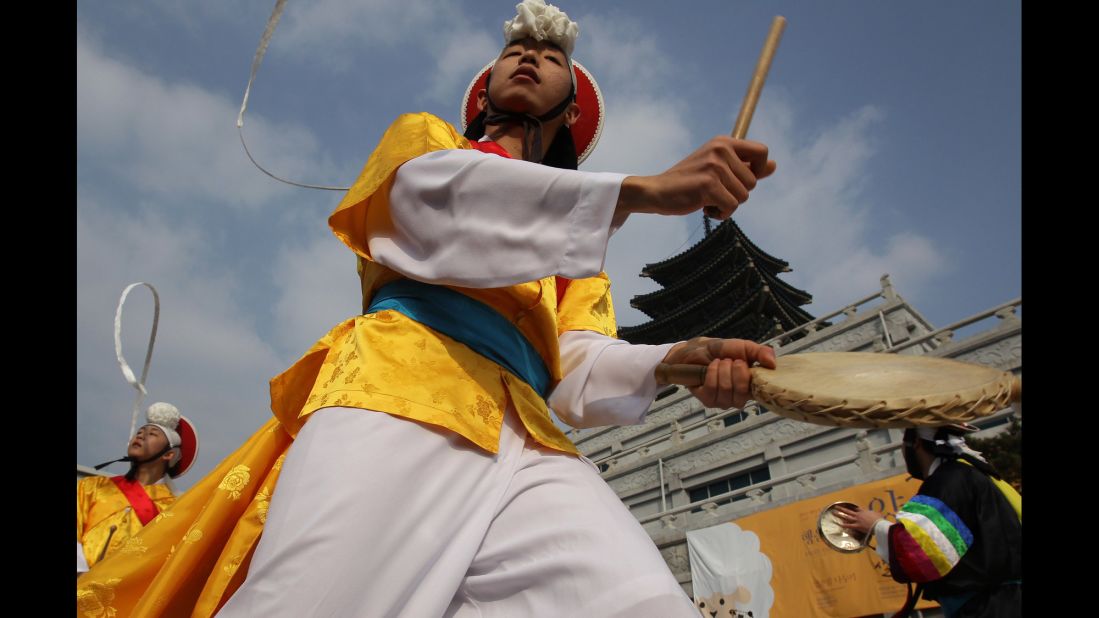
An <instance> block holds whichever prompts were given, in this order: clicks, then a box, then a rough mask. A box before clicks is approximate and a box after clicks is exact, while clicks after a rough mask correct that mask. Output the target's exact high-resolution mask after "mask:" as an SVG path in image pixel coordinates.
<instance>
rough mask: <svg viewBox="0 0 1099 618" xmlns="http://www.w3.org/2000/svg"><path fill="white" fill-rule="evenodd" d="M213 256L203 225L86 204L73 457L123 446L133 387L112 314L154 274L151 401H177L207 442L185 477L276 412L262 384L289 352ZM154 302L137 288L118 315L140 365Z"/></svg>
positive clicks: (127, 350)
mask: <svg viewBox="0 0 1099 618" xmlns="http://www.w3.org/2000/svg"><path fill="white" fill-rule="evenodd" d="M213 255H214V254H213V250H212V246H211V243H210V242H209V240H208V239H207V238H205V236H204V231H203V230H202V228H199V227H197V226H192V225H186V224H180V223H171V224H169V223H168V222H167V221H165V220H164V219H163V218H162V217H160V216H158V215H155V214H152V215H140V216H137V217H128V216H126V215H124V214H122V213H120V212H117V211H111V210H108V209H107V208H104V207H103V206H101V205H98V204H95V203H92V202H91V201H90V200H88V199H86V198H85V199H81V200H80V201H79V203H78V207H77V264H78V267H77V303H78V305H77V306H78V313H77V346H78V353H77V365H78V381H77V393H78V395H77V401H78V405H77V426H78V432H79V435H80V436H81V440H80V442H79V443H78V445H77V461H79V462H81V463H84V464H90V463H97V462H99V461H105V460H107V459H110V458H112V457H118V456H121V454H122V453H121V452H120V451H121V449H122V448H124V444H125V442H124V441H123V440H124V434H125V433H126V431H127V430H128V429H129V423H130V410H131V409H132V405H133V399H134V391H133V390H132V388H131V387H130V386H129V385H127V384H126V383H125V382H124V380H123V378H122V375H121V373H120V371H119V368H118V365H117V363H116V361H115V359H114V341H113V320H114V312H115V306H116V304H117V302H118V295H119V294H120V293H121V291H122V289H123V288H124V287H125V286H126V285H127V284H129V283H133V282H135V281H146V282H148V283H151V284H152V285H153V286H154V287H156V288H157V290H158V292H159V294H160V301H161V313H160V324H159V330H158V333H157V340H156V347H155V349H154V352H153V360H152V364H151V367H150V370H149V379H148V384H147V387H148V389H149V398H148V399H146V401H145V405H148V404H149V403H152V402H153V401H157V400H164V401H170V402H172V403H175V404H176V405H178V406H179V407H180V409H181V410H182V411H183V413H184V415H186V416H188V417H189V418H191V419H192V420H194V421H195V423H196V425H197V427H198V431H199V436H200V438H201V439H202V446H201V454H200V459H199V461H198V462H197V463H196V468H195V471H194V472H192V473H190V474H188V477H186V479H187V480H186V482H185V483H182V484H181V485H182V486H189V484H190V483H192V482H194V481H195V480H197V479H198V478H201V476H202V475H203V474H205V472H206V471H208V470H210V469H211V468H213V467H214V465H216V464H217V463H218V461H219V460H220V459H221V458H222V457H224V456H225V455H227V454H228V453H229V452H230V451H231V450H232V449H235V448H236V447H237V446H239V445H240V444H241V443H242V442H243V441H244V439H245V438H246V437H247V436H248V435H250V434H251V433H252V432H253V431H254V430H255V429H257V428H258V427H259V426H260V424H262V423H263V422H265V421H266V420H267V418H269V416H270V412H269V409H268V397H267V389H266V381H267V379H269V378H270V377H271V376H273V375H275V373H277V372H278V371H281V370H282V369H283V368H284V365H285V362H286V361H285V359H283V358H280V357H279V355H278V354H277V353H276V351H275V350H274V349H273V348H272V346H271V345H269V344H268V343H266V342H264V341H263V340H262V339H261V338H260V336H259V335H258V334H257V333H256V328H255V319H256V316H254V315H252V314H251V313H250V311H249V309H248V308H247V307H246V304H247V303H248V301H249V300H250V299H248V298H247V295H246V294H244V293H243V292H242V291H243V290H244V289H246V288H245V286H244V285H242V283H243V282H242V281H241V275H240V274H239V273H237V272H234V271H233V270H231V269H229V268H224V269H223V268H220V267H219V266H218V265H217V264H216V263H214V260H215V259H216V258H214V257H213ZM152 309H153V303H152V299H151V295H150V294H149V293H148V291H147V290H145V289H144V288H139V289H137V290H135V291H134V292H132V293H131V294H130V297H129V299H128V300H127V303H126V307H125V310H124V313H123V346H124V347H123V350H124V354H125V355H126V359H127V362H128V363H129V364H130V366H131V367H132V368H133V369H134V371H135V373H137V374H140V373H141V366H142V364H143V362H144V355H145V346H146V344H147V340H148V332H149V326H150V324H151V320H152ZM204 427H205V428H206V432H203V428H204ZM181 480H183V479H181Z"/></svg>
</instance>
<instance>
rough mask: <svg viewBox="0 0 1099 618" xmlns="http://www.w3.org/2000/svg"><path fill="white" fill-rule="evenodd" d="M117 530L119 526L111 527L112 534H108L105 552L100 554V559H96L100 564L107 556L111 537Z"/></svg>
mask: <svg viewBox="0 0 1099 618" xmlns="http://www.w3.org/2000/svg"><path fill="white" fill-rule="evenodd" d="M115 530H118V526H111V529H110V532H108V533H107V542H106V543H105V544H104V545H103V550H102V551H100V552H99V557H98V558H96V559H95V561H96V562H99V561H100V560H102V559H103V556H106V555H107V548H108V547H110V546H111V537H113V536H114V533H115Z"/></svg>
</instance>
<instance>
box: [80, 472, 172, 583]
mask: <svg viewBox="0 0 1099 618" xmlns="http://www.w3.org/2000/svg"><path fill="white" fill-rule="evenodd" d="M143 487H144V489H145V493H147V494H149V498H150V499H151V500H152V501H153V504H155V505H156V508H157V510H158V511H164V510H165V509H167V508H168V507H170V506H172V503H173V502H175V499H176V498H175V496H174V495H172V491H171V490H170V489H168V486H167V485H162V484H157V485H143ZM111 526H114V527H115V531H114V533H113V534H112V533H111ZM141 528H142V525H141V520H140V519H138V517H137V515H135V514H134V511H133V508H132V507H131V506H130V501H129V500H127V499H126V496H125V495H124V494H123V493H122V491H121V490H119V489H118V486H117V485H115V484H114V482H112V481H111V479H110V478H108V477H105V476H89V477H87V478H83V479H80V480H79V481H77V482H76V540H77V541H79V542H80V543H81V544H83V545H84V559H85V560H87V561H88V566H89V567H91V566H94V565H95V563H96V562H99V558H100V554H102V555H103V557H104V558H106V557H107V556H110V555H111V554H113V553H115V552H116V551H120V550H121V551H122V552H123V553H125V552H126V551H128V550H129V549H132V548H130V547H128V541H129V540H130V539H131V538H132V537H134V536H136V535H137V533H138V532H140V531H141ZM108 542H109V543H110V545H109V546H108ZM105 547H106V548H107V551H106V552H104V551H103V548H105Z"/></svg>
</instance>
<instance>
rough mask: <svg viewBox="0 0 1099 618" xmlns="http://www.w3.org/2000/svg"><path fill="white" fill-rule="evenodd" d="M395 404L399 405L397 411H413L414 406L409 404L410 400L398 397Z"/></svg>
mask: <svg viewBox="0 0 1099 618" xmlns="http://www.w3.org/2000/svg"><path fill="white" fill-rule="evenodd" d="M394 404H395V405H396V406H397V411H398V412H400V413H401V414H411V413H412V406H410V405H409V404H408V401H406V400H404V399H396V400H394Z"/></svg>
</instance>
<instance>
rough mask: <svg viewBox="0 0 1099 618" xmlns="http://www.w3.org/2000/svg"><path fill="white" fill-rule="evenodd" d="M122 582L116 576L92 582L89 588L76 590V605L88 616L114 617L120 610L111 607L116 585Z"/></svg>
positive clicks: (93, 617)
mask: <svg viewBox="0 0 1099 618" xmlns="http://www.w3.org/2000/svg"><path fill="white" fill-rule="evenodd" d="M121 582H122V580H121V579H119V578H117V577H114V578H111V579H108V580H107V581H106V582H104V583H99V582H91V583H90V584H88V587H87V588H84V589H80V588H78V589H77V590H76V605H77V607H79V608H80V611H81V612H82V613H83V614H84V615H85V616H87V617H88V618H101V617H102V618H113V617H114V616H117V615H118V610H116V609H115V608H113V607H111V602H112V601H114V587H115V586H117V585H118V584H120V583H121Z"/></svg>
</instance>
